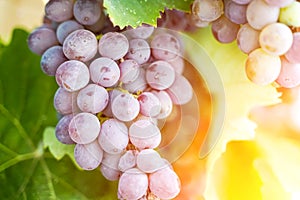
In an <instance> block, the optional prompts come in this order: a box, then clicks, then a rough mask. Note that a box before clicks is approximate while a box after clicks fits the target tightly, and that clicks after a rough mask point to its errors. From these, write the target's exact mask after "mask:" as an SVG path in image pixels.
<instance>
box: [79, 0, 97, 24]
mask: <svg viewBox="0 0 300 200" xmlns="http://www.w3.org/2000/svg"><path fill="white" fill-rule="evenodd" d="M101 9H102V8H101V5H100V3H99V1H97V0H77V1H76V2H75V3H74V6H73V13H74V17H75V19H76V20H77V21H78V22H79V23H81V24H83V25H92V24H95V23H96V22H97V20H98V19H99V18H100V16H101V14H102V12H101Z"/></svg>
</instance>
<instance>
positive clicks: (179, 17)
mask: <svg viewBox="0 0 300 200" xmlns="http://www.w3.org/2000/svg"><path fill="white" fill-rule="evenodd" d="M164 12H165V16H166V18H165V19H164V25H163V27H164V28H168V29H172V30H175V31H182V30H184V29H185V27H186V25H187V20H188V19H187V18H186V17H185V14H186V13H185V12H182V11H179V10H175V9H172V10H170V9H165V11H164Z"/></svg>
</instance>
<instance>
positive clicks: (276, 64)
mask: <svg viewBox="0 0 300 200" xmlns="http://www.w3.org/2000/svg"><path fill="white" fill-rule="evenodd" d="M280 69H281V61H280V58H279V56H272V55H270V54H268V53H266V52H265V51H264V50H263V49H261V48H258V49H256V50H254V51H252V52H251V53H250V54H249V56H248V58H247V60H246V74H247V77H248V78H249V80H251V81H252V82H254V83H256V84H258V85H262V86H264V85H268V84H270V83H272V82H274V81H275V80H276V79H277V77H278V76H279V73H280Z"/></svg>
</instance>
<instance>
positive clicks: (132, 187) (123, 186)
mask: <svg viewBox="0 0 300 200" xmlns="http://www.w3.org/2000/svg"><path fill="white" fill-rule="evenodd" d="M147 189H148V176H147V175H146V174H145V173H143V172H141V171H140V170H139V169H137V168H132V169H129V170H127V171H125V172H124V173H123V174H122V175H121V177H120V180H119V185H118V193H119V195H120V196H121V198H122V199H132V200H133V199H139V198H141V197H142V196H144V195H145V194H146V193H147Z"/></svg>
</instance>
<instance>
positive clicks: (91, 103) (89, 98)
mask: <svg viewBox="0 0 300 200" xmlns="http://www.w3.org/2000/svg"><path fill="white" fill-rule="evenodd" d="M107 104H108V92H107V91H106V89H105V88H103V87H101V86H99V85H96V84H89V85H87V86H86V87H85V88H83V89H82V90H80V91H79V93H78V96H77V105H78V107H79V108H80V110H82V111H83V112H90V113H94V114H95V113H98V112H101V111H102V110H104V108H105V107H106V106H107Z"/></svg>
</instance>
